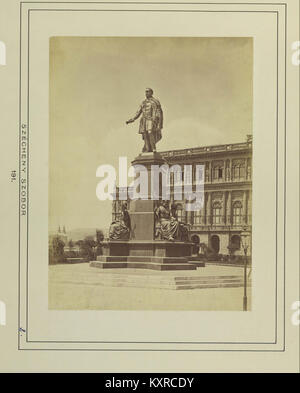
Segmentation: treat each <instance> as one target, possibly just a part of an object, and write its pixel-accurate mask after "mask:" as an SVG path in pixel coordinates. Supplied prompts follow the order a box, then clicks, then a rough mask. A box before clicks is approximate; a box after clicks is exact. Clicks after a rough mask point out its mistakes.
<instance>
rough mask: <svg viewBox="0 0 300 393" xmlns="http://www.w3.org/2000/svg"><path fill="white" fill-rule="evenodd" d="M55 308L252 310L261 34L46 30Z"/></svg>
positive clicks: (51, 301)
mask: <svg viewBox="0 0 300 393" xmlns="http://www.w3.org/2000/svg"><path fill="white" fill-rule="evenodd" d="M49 88H50V109H49V110H50V133H49V254H48V255H49V291H48V292H49V299H48V300H49V309H50V310H145V311H146V310H153V311H160V310H166V311H178V310H182V311H251V310H252V302H251V299H252V295H253V294H252V270H254V269H255V266H252V231H255V228H252V181H253V179H252V143H253V135H252V130H253V38H252V37H76V36H73V37H64V36H54V37H51V38H50V86H49Z"/></svg>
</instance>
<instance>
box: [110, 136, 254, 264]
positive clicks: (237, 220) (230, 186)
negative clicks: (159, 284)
mask: <svg viewBox="0 0 300 393" xmlns="http://www.w3.org/2000/svg"><path fill="white" fill-rule="evenodd" d="M160 154H161V155H162V157H163V158H164V159H165V161H166V162H167V163H168V164H169V165H170V166H171V165H179V166H180V167H181V168H182V172H183V170H184V165H192V166H193V168H195V167H196V165H203V167H204V168H205V169H204V203H203V207H202V208H201V209H199V210H198V211H193V212H189V211H186V210H185V206H186V203H185V202H186V201H185V200H182V201H178V200H176V201H174V193H173V187H172V184H173V183H172V179H171V201H170V203H172V204H174V203H175V204H176V205H177V215H178V220H179V221H182V222H184V223H186V224H188V226H189V231H190V239H191V241H193V242H194V243H195V244H198V245H199V247H200V250H201V249H202V250H203V249H204V248H207V249H208V250H210V251H213V252H214V253H216V254H223V255H237V256H238V255H243V245H244V244H243V242H245V239H247V245H248V249H247V253H248V255H251V234H252V137H251V136H248V137H247V140H246V141H245V142H243V143H233V144H226V145H214V146H205V147H196V148H190V149H182V150H172V151H165V152H161V153H160ZM194 172H195V171H194V170H193V174H194ZM193 177H194V176H193ZM193 183H194V178H193ZM194 187H195V185H194ZM128 202H129V201H128ZM119 212H120V203H119V202H118V201H114V203H113V220H115V219H117V218H118V215H119ZM245 234H247V237H245ZM243 239H244V240H243ZM200 252H201V251H200Z"/></svg>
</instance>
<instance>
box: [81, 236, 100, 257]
mask: <svg viewBox="0 0 300 393" xmlns="http://www.w3.org/2000/svg"><path fill="white" fill-rule="evenodd" d="M77 244H78V245H79V247H80V254H81V256H82V257H84V258H87V259H88V260H89V261H91V260H93V259H94V257H95V252H94V247H96V246H97V243H96V242H95V240H94V238H93V236H86V237H85V238H84V240H79V241H78V242H77Z"/></svg>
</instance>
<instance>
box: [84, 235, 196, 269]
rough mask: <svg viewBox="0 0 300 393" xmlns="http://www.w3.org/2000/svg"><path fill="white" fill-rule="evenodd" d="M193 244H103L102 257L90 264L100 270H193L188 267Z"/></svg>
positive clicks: (161, 242)
mask: <svg viewBox="0 0 300 393" xmlns="http://www.w3.org/2000/svg"><path fill="white" fill-rule="evenodd" d="M192 247H193V243H189V242H176V241H175V242H168V241H160V240H159V241H134V240H129V241H121V240H117V241H108V242H105V243H104V244H103V250H104V255H102V256H98V257H97V261H91V262H90V266H91V267H97V268H100V269H120V268H132V269H151V270H196V269H197V266H195V265H193V264H190V263H189V261H188V257H189V256H190V255H191V250H192Z"/></svg>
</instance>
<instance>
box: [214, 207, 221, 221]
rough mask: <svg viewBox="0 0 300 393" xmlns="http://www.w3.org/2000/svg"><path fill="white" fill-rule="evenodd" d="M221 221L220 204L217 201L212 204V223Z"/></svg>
mask: <svg viewBox="0 0 300 393" xmlns="http://www.w3.org/2000/svg"><path fill="white" fill-rule="evenodd" d="M220 223H221V204H220V203H219V202H216V203H214V205H213V224H220Z"/></svg>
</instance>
